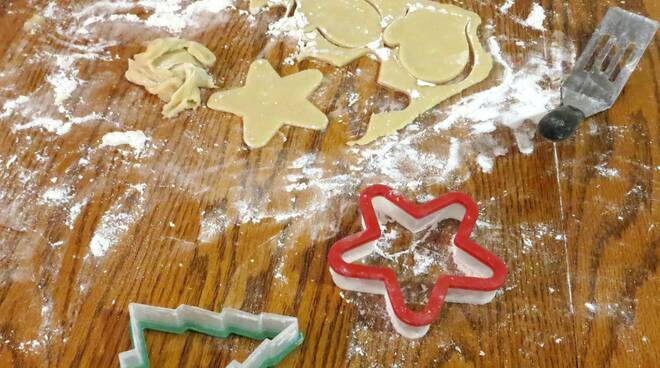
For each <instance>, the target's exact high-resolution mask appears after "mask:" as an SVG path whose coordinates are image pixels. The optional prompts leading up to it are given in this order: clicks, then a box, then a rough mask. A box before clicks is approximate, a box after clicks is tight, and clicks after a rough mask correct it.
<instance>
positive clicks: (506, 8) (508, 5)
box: [499, 0, 516, 14]
mask: <svg viewBox="0 0 660 368" xmlns="http://www.w3.org/2000/svg"><path fill="white" fill-rule="evenodd" d="M515 4H516V0H506V2H505V3H504V4H502V6H500V7H499V11H500V12H501V13H502V14H507V13H509V10H511V8H512V7H513V6H514V5H515Z"/></svg>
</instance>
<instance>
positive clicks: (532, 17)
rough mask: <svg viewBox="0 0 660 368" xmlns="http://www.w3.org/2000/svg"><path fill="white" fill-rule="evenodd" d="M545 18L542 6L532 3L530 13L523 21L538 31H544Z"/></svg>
mask: <svg viewBox="0 0 660 368" xmlns="http://www.w3.org/2000/svg"><path fill="white" fill-rule="evenodd" d="M545 18H546V15H545V9H543V6H541V5H539V4H537V3H534V4H533V5H532V11H531V13H529V16H528V17H527V19H526V20H525V24H526V25H528V26H529V27H531V28H534V29H536V30H538V31H545V27H544V26H543V23H545Z"/></svg>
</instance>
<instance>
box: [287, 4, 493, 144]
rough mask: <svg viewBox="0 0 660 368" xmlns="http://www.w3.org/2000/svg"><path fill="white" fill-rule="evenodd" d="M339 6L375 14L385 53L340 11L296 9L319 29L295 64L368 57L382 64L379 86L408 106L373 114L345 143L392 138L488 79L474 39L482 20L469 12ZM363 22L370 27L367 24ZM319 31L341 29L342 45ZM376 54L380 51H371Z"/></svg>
mask: <svg viewBox="0 0 660 368" xmlns="http://www.w3.org/2000/svg"><path fill="white" fill-rule="evenodd" d="M307 1H310V3H315V4H316V5H317V6H319V7H324V6H325V7H327V6H328V5H327V4H329V3H331V2H328V1H322V0H314V1H311V0H298V4H299V5H300V4H301V3H303V4H304V3H305V2H307ZM342 2H343V4H344V5H348V4H350V5H351V6H362V5H360V4H368V5H370V6H373V7H374V9H377V12H378V13H379V16H380V22H379V23H380V25H381V27H382V29H381V33H380V36H382V38H383V41H384V43H385V45H386V46H388V48H387V49H383V47H384V45H383V44H380V45H378V44H377V42H370V43H367V40H366V39H365V38H363V37H362V35H361V34H360V33H359V32H354V28H351V25H350V23H352V22H357V21H356V20H353V18H352V17H348V16H346V15H345V14H343V13H339V12H338V13H333V12H326V13H325V14H323V15H318V14H313V15H315V16H308V14H307V13H306V9H305V8H304V7H303V8H301V7H300V6H299V8H298V10H296V11H302V12H303V14H304V15H305V16H306V17H307V19H308V20H309V22H310V27H311V28H312V29H319V30H321V32H317V33H316V34H314V35H313V37H312V39H311V41H307V43H306V47H305V48H303V50H302V52H301V53H300V55H299V56H298V57H299V60H302V59H305V58H317V59H321V60H323V61H326V62H329V63H331V64H333V65H335V66H343V65H346V64H348V63H350V62H351V61H353V60H355V59H357V58H359V57H361V56H363V55H365V54H368V53H372V54H373V55H375V56H376V57H378V58H379V60H380V61H381V69H380V73H379V76H378V83H379V84H381V85H383V86H386V87H389V88H392V89H395V90H397V91H401V92H403V93H405V94H407V95H408V96H409V97H410V104H409V105H408V106H407V107H406V108H405V109H403V110H401V111H394V112H387V113H382V114H374V115H372V116H371V119H370V122H369V127H368V128H367V132H366V133H365V135H364V136H363V137H362V138H361V139H359V140H358V141H356V142H351V143H350V144H368V143H371V142H373V141H374V140H376V139H378V138H380V137H383V136H386V135H390V134H394V133H396V132H397V131H398V130H399V129H402V128H404V127H405V126H407V125H408V124H410V123H412V122H414V121H415V119H417V118H418V117H419V116H420V115H421V114H423V113H424V112H426V111H428V110H430V109H432V108H433V107H435V106H436V105H437V104H439V103H440V102H442V101H444V100H446V99H448V98H449V97H451V96H453V95H456V94H458V93H460V92H462V91H463V90H465V89H467V88H469V87H472V86H474V85H476V84H477V83H480V82H482V81H483V80H484V79H486V78H487V77H488V75H489V74H490V71H491V69H492V67H493V60H492V58H491V56H490V55H489V54H488V53H487V52H486V51H485V50H484V49H483V47H482V45H481V42H480V40H479V36H478V30H479V25H480V24H481V18H480V17H479V16H478V15H477V14H475V13H473V12H470V11H467V10H464V9H462V8H459V7H457V6H454V5H447V4H439V3H437V2H434V1H428V0H350V1H349V0H343V1H342ZM332 3H334V2H332ZM308 4H309V3H308ZM319 9H320V8H319ZM346 19H351V21H350V22H348V21H346ZM367 21H368V22H369V24H372V23H373V20H371V19H367ZM359 22H362V20H360V21H359ZM321 24H323V25H321ZM324 26H325V27H326V28H328V29H342V30H344V32H345V33H344V34H343V37H344V38H342V42H337V39H336V35H335V36H332V35H331V34H330V33H329V32H325V31H324ZM369 34H370V35H371V33H369ZM333 37H334V38H333ZM373 38H374V37H373V36H372V37H370V38H369V39H373ZM342 46H346V47H342ZM377 49H380V50H378V52H376V51H375V50H377ZM470 52H471V53H472V55H473V58H474V64H473V65H472V66H468V64H469V60H470ZM466 67H467V69H468V71H469V74H468V76H467V77H466V78H464V79H463V80H460V81H456V82H452V83H450V84H448V85H442V84H441V83H446V82H449V81H452V80H453V79H455V78H456V77H458V76H459V75H460V74H461V73H462V72H464V71H465V70H466Z"/></svg>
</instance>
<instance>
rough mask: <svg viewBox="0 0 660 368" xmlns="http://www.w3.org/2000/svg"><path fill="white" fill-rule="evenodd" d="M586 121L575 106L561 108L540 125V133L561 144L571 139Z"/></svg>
mask: <svg viewBox="0 0 660 368" xmlns="http://www.w3.org/2000/svg"><path fill="white" fill-rule="evenodd" d="M584 119H585V116H584V113H583V112H582V111H580V110H578V109H576V108H575V107H573V106H566V105H564V106H561V107H559V108H557V109H555V110H553V111H552V112H550V113H549V114H548V115H546V116H545V117H544V118H543V119H541V122H540V123H539V133H540V134H541V135H542V136H544V137H546V138H547V139H549V140H551V141H555V142H560V141H563V140H565V139H568V138H570V136H571V135H573V133H574V132H575V130H577V127H578V125H580V123H582V122H583V121H584Z"/></svg>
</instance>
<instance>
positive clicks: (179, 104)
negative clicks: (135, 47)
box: [126, 38, 216, 118]
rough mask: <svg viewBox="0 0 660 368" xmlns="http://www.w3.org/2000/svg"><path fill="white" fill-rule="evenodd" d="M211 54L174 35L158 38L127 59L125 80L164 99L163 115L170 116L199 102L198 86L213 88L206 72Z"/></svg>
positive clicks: (211, 61)
mask: <svg viewBox="0 0 660 368" xmlns="http://www.w3.org/2000/svg"><path fill="white" fill-rule="evenodd" d="M215 60H216V58H215V55H213V53H212V52H211V51H209V50H208V49H207V48H206V47H204V46H203V45H201V44H199V43H197V42H194V41H186V40H181V39H178V38H161V39H157V40H154V41H151V42H149V43H148V44H147V49H146V50H145V51H144V52H143V53H141V54H137V55H135V56H134V58H133V60H129V61H128V70H127V71H126V79H128V80H129V81H131V82H132V83H135V84H138V85H141V86H144V87H145V88H146V89H147V91H149V93H152V94H155V95H158V97H159V98H160V99H161V100H163V101H165V102H167V104H166V105H165V106H164V107H163V116H164V117H166V118H172V117H174V116H176V115H178V114H179V113H181V112H182V111H184V110H188V109H194V108H197V107H198V106H199V105H200V104H201V92H200V88H215V84H214V83H213V78H212V77H211V76H210V75H209V73H208V72H207V71H206V69H207V68H210V67H212V66H213V65H214V64H215Z"/></svg>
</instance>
